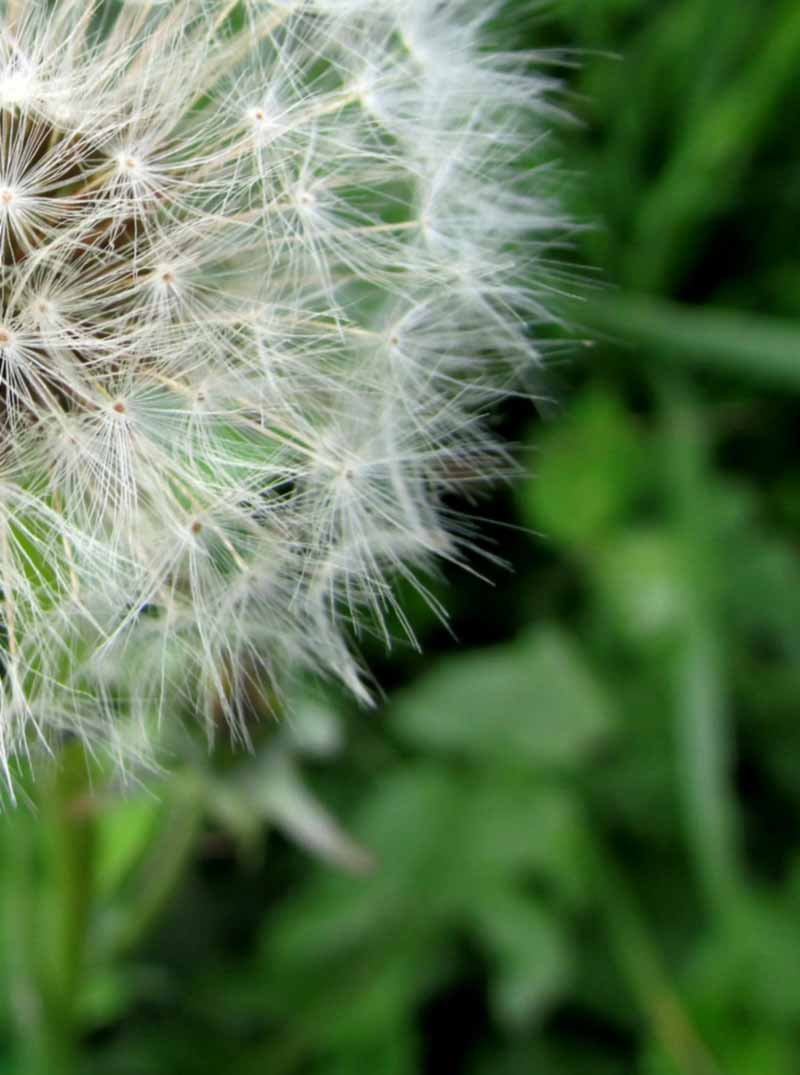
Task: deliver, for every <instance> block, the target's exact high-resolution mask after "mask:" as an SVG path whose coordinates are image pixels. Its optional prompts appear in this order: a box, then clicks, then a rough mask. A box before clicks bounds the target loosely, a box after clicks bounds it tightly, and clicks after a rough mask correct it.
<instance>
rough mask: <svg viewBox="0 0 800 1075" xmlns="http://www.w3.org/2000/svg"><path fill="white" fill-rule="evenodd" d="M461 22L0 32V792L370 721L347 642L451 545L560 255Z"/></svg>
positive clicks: (382, 11)
mask: <svg viewBox="0 0 800 1075" xmlns="http://www.w3.org/2000/svg"><path fill="white" fill-rule="evenodd" d="M492 14H493V12H492V11H491V10H487V7H486V5H485V4H478V3H477V2H473V0H454V3H453V4H450V5H442V4H440V3H438V2H435V0H408V2H404V3H398V2H395V0H375V2H374V3H366V2H364V0H282V2H277V0H175V2H174V3H170V4H164V3H155V2H150V0H137V2H135V3H134V2H131V0H129V2H123V0H80V2H78V0H56V2H55V3H52V4H51V3H48V2H46V0H32V2H31V3H26V4H18V3H10V2H6V3H5V4H3V3H2V0H0V266H1V268H0V598H2V603H1V604H0V664H1V665H2V676H0V760H5V759H6V758H7V757H8V756H9V755H10V754H12V753H14V752H15V751H19V750H27V749H29V748H30V744H31V743H32V742H33V741H35V740H36V739H42V740H44V741H45V742H48V741H50V740H51V739H52V737H53V735H54V734H56V735H58V734H61V733H63V732H64V731H68V732H71V733H76V734H79V735H80V736H82V737H83V738H84V739H86V740H87V741H89V742H91V743H102V744H103V745H104V746H106V747H111V748H113V749H114V750H115V751H117V752H118V753H119V754H120V756H121V757H123V756H129V754H130V752H131V751H132V750H142V751H144V750H145V749H146V748H147V746H148V744H149V743H150V742H151V740H152V728H153V722H154V718H156V717H158V716H159V715H160V714H162V712H164V711H165V709H166V708H167V707H168V708H169V709H170V711H178V710H180V709H181V708H188V707H191V708H192V709H193V710H194V711H195V712H199V713H200V714H201V715H204V716H205V719H206V721H207V722H208V725H209V728H211V727H213V725H214V724H215V722H216V721H217V720H218V718H219V716H220V715H221V714H224V715H225V716H226V717H227V718H228V719H229V721H230V722H231V725H232V727H233V728H234V729H235V730H236V729H239V730H242V729H243V727H244V724H243V722H242V720H241V717H242V713H243V708H244V707H246V705H247V699H248V697H249V696H250V695H251V693H252V692H251V684H253V683H256V684H259V685H261V686H263V683H264V682H265V680H266V681H268V682H270V683H272V684H273V685H275V684H277V685H279V684H280V683H281V682H283V681H284V680H285V678H286V675H287V674H289V673H290V672H291V671H292V670H295V669H301V668H304V667H305V668H309V667H311V668H323V669H327V670H328V671H331V672H333V673H334V674H336V675H337V676H339V677H340V678H341V679H342V680H343V681H344V682H345V683H346V684H347V685H348V686H349V687H350V688H351V689H352V690H353V691H355V692H356V693H357V694H358V695H359V696H360V697H362V698H364V699H367V698H368V693H369V692H368V691H367V689H366V688H365V686H364V684H363V675H362V673H361V671H360V670H359V666H358V661H357V659H356V657H355V656H354V655H353V652H352V647H351V641H352V638H353V635H354V634H357V633H358V632H359V631H361V630H377V631H380V632H382V633H384V634H385V635H386V638H387V641H388V639H389V628H388V627H387V613H389V612H391V613H392V616H393V617H395V618H396V617H398V616H399V618H400V622H402V611H401V610H400V609H399V607H398V606H397V603H396V601H395V598H394V596H393V590H392V581H393V580H394V579H396V578H398V577H404V578H406V579H408V580H410V581H411V582H412V583H413V584H414V585H415V586H417V587H418V588H419V589H420V590H421V591H422V592H423V593H425V592H426V591H425V588H424V584H423V583H422V582H421V581H419V577H418V569H419V568H421V567H424V566H426V565H428V563H429V562H430V561H431V559H433V558H435V557H441V556H445V557H449V558H451V559H457V558H459V557H460V555H461V552H460V550H462V549H463V548H464V547H465V546H469V545H470V544H471V540H472V538H471V528H470V526H469V525H467V524H466V523H464V522H463V520H459V519H458V518H457V517H454V516H453V515H452V514H451V512H450V511H449V509H448V508H447V503H448V501H447V494H448V493H449V492H450V491H451V490H453V489H457V488H460V487H462V486H463V485H464V484H465V483H467V482H474V481H476V480H477V481H484V480H486V479H487V478H491V477H493V476H494V475H496V474H497V473H498V471H499V470H502V469H503V467H504V466H505V456H504V453H503V450H502V448H501V447H499V446H498V445H497V444H496V443H495V442H494V439H493V437H492V436H491V433H490V432H489V429H488V425H487V422H486V420H485V413H486V412H487V410H488V408H489V407H490V405H491V404H493V403H494V401H495V400H496V399H497V398H498V397H501V396H502V395H504V394H505V393H506V392H508V391H518V390H519V389H520V381H519V374H520V373H523V374H524V373H525V371H526V370H527V369H529V367H530V365H531V362H532V361H533V360H535V359H536V357H537V352H536V348H535V345H534V343H533V342H532V337H531V332H530V327H531V325H532V324H533V323H534V322H536V321H541V320H544V319H547V317H548V316H549V315H548V313H547V310H548V308H549V303H548V294H549V291H550V289H551V287H552V279H553V273H552V272H551V271H550V270H547V271H545V262H544V251H545V249H546V244H547V243H548V242H549V236H550V234H551V233H552V234H553V235H558V234H559V232H560V229H561V228H562V226H563V220H562V219H561V217H560V215H559V214H558V212H557V210H556V209H555V208H554V206H553V201H552V198H551V196H550V191H549V180H548V178H547V173H546V172H545V171H542V172H541V174H537V176H536V178H537V180H538V182H537V183H533V184H532V182H531V179H532V176H531V175H530V174H528V175H524V174H523V172H521V169H520V164H519V160H520V157H521V155H523V154H524V153H528V154H530V152H531V148H530V147H531V145H533V144H534V143H535V142H536V141H537V140H538V139H539V138H540V135H541V130H542V127H543V124H544V122H545V120H546V118H547V117H548V114H549V113H550V111H551V108H550V106H549V104H548V95H549V92H550V90H551V88H552V86H551V84H550V82H549V81H548V80H547V79H543V78H541V77H540V76H538V75H536V74H535V73H533V71H532V70H531V60H530V58H529V57H526V56H521V57H517V56H514V55H513V54H508V53H491V52H488V51H486V50H485V49H484V48H483V45H482V41H483V33H484V24H485V23H486V22H488V20H489V19H490V17H491V15H492ZM521 175H522V176H523V178H522V180H521V179H520V176H521ZM532 186H534V187H536V190H535V191H533V192H532V189H531V188H532ZM522 251H524V252H525V258H526V261H527V264H526V265H525V267H524V272H523V268H522ZM261 695H262V696H263V691H261Z"/></svg>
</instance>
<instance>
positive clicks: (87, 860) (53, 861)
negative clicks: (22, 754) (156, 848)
mask: <svg viewBox="0 0 800 1075" xmlns="http://www.w3.org/2000/svg"><path fill="white" fill-rule="evenodd" d="M31 790H32V798H33V800H34V804H35V807H36V808H38V809H36V811H35V812H34V811H31V809H30V807H28V806H20V807H18V808H17V809H16V811H15V812H14V813H13V815H11V816H9V817H8V818H7V819H6V822H5V838H6V849H7V853H8V868H7V870H6V871H5V873H4V888H5V910H6V933H7V937H8V943H9V947H10V956H11V958H10V962H11V986H12V1008H13V1015H14V1018H15V1021H16V1026H17V1038H18V1050H19V1053H20V1070H22V1071H24V1072H25V1075H54V1073H58V1075H72V1073H73V1072H75V1071H76V1070H77V1068H78V1061H79V1055H78V1048H79V1039H80V992H81V984H82V982H83V980H84V976H85V970H86V940H87V933H88V926H89V920H90V913H91V902H92V883H93V872H94V838H93V837H94V831H93V830H94V825H93V820H92V816H91V810H90V808H89V797H88V791H87V770H86V762H85V760H84V757H83V753H82V751H81V750H80V749H79V748H78V746H77V744H68V745H67V746H66V747H64V749H63V750H62V752H61V754H60V756H59V757H58V759H57V761H56V763H55V764H54V765H53V767H52V768H51V769H49V770H47V771H44V772H42V773H41V774H40V776H39V778H38V779H37V781H36V782H35V784H34V785H33V786H32V789H31Z"/></svg>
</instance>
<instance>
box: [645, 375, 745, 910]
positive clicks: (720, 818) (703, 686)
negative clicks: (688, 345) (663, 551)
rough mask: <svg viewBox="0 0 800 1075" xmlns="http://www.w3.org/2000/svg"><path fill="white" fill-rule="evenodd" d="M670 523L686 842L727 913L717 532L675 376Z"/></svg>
mask: <svg viewBox="0 0 800 1075" xmlns="http://www.w3.org/2000/svg"><path fill="white" fill-rule="evenodd" d="M658 393H659V397H660V402H661V408H662V414H663V421H664V425H665V429H666V434H667V438H666V443H667V445H668V462H667V465H668V468H669V478H670V492H671V496H672V511H673V519H674V525H675V527H676V529H677V531H678V533H679V536H680V539H681V540H680V546H681V548H682V549H684V550H685V578H686V583H687V586H686V590H687V602H688V611H687V617H686V623H685V625H684V630H683V637H682V638H681V640H680V647H679V652H678V654H677V658H676V674H675V688H676V713H675V719H676V736H677V746H678V755H679V761H680V765H679V770H680V773H681V777H682V782H683V783H682V789H683V800H684V808H685V817H686V829H687V835H688V839H689V845H690V848H691V851H692V856H693V860H694V864H695V871H696V873H697V876H698V878H699V880H700V882H701V884H702V885H703V888H704V891H705V895H706V900H707V903H708V905H709V907H710V909H711V910H712V911H714V912H716V913H718V914H720V915H722V916H730V914H731V913H732V912H735V911H736V909H737V907H739V906H740V905H741V902H742V898H743V897H744V895H745V894H746V879H745V877H744V872H743V867H742V864H741V856H740V848H739V841H738V832H737V818H736V805H735V799H734V794H733V789H732V786H731V769H732V744H731V731H730V720H729V713H728V705H727V698H726V696H725V689H724V682H725V679H724V668H723V648H722V641H721V639H722V635H723V624H722V622H721V615H720V612H719V607H718V588H717V587H718V576H717V572H718V535H717V534H716V532H715V531H716V528H717V527H716V519H715V515H714V507H715V505H714V503H713V502H712V503H710V504H708V505H707V506H705V504H704V498H707V495H708V489H709V482H708V478H707V475H706V470H707V465H708V464H707V451H708V449H707V445H706V436H705V430H704V429H703V427H702V426H701V424H700V421H699V417H698V415H697V413H696V411H695V408H694V406H693V404H692V401H691V400H690V399H689V398H688V396H687V394H686V393H685V392H684V391H683V388H682V385H681V384H680V382H679V381H676V380H670V381H669V382H667V381H663V382H661V383H660V384H659V385H658Z"/></svg>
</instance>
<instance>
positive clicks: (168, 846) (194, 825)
mask: <svg viewBox="0 0 800 1075" xmlns="http://www.w3.org/2000/svg"><path fill="white" fill-rule="evenodd" d="M175 785H176V787H175V790H174V791H173V793H172V796H173V797H172V809H171V811H170V813H169V815H168V818H167V821H166V823H165V825H164V827H163V829H162V830H161V832H160V834H159V835H158V837H157V838H156V840H155V842H154V844H153V847H152V849H151V850H150V851H149V853H148V855H147V857H146V858H145V860H144V862H143V863H142V865H141V866H140V868H139V869H138V870H137V872H136V875H135V876H134V877H133V878H132V880H131V884H130V887H129V890H128V892H127V894H126V898H125V900H124V906H125V907H126V909H128V911H127V914H126V915H125V917H124V919H123V920H122V923H121V924H120V926H119V928H118V929H117V931H116V932H115V933H114V934H113V935H112V937H111V939H110V941H109V943H108V948H107V954H108V955H109V956H110V957H111V958H112V959H113V958H114V957H117V956H120V955H122V954H124V953H126V952H129V951H130V950H131V949H133V948H135V947H136V945H137V944H139V943H140V942H141V941H142V940H143V939H144V938H145V937H146V936H147V935H148V933H149V932H150V930H151V928H152V927H153V925H154V924H155V923H156V922H157V920H158V918H159V917H160V916H161V915H162V914H163V912H164V910H165V909H166V907H167V906H168V904H169V902H170V900H171V899H172V897H173V895H174V893H175V891H176V889H177V888H178V885H179V884H180V881H181V879H182V878H183V876H184V873H185V871H186V867H187V865H188V863H189V862H190V860H191V857H192V853H193V851H194V848H195V846H196V842H197V836H198V833H199V832H200V826H201V822H202V818H203V803H202V795H201V789H200V788H199V787H198V786H197V783H196V782H195V781H194V780H191V779H183V780H182V781H181V780H179V778H178V777H177V776H176V777H175Z"/></svg>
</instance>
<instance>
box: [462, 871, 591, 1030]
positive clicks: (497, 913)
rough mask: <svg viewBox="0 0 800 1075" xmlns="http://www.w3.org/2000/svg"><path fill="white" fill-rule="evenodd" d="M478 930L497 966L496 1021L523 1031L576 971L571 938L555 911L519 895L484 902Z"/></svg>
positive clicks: (494, 981)
mask: <svg viewBox="0 0 800 1075" xmlns="http://www.w3.org/2000/svg"><path fill="white" fill-rule="evenodd" d="M477 925H478V930H479V934H480V936H481V939H482V941H483V943H484V945H485V946H486V948H487V949H488V951H489V954H490V956H491V958H492V961H493V964H494V972H493V974H492V977H491V981H490V1000H491V1004H492V1008H493V1009H494V1013H495V1016H496V1018H497V1019H498V1021H499V1022H501V1023H504V1024H505V1025H506V1026H509V1027H511V1028H514V1029H519V1028H521V1027H524V1026H525V1025H526V1024H529V1023H530V1022H531V1021H532V1020H534V1019H536V1018H537V1017H541V1016H542V1015H543V1014H544V1013H545V1012H546V1010H547V1008H548V1007H549V1006H550V1005H552V1004H553V1003H554V1002H555V1001H557V1000H558V999H559V997H560V996H561V995H562V994H563V992H564V990H565V989H566V987H567V985H568V983H569V978H570V972H571V969H572V953H571V950H570V943H569V939H568V937H567V936H566V933H565V931H564V929H563V927H562V925H561V923H560V922H559V921H558V919H557V918H556V916H555V915H554V913H553V912H552V911H550V910H548V908H547V907H545V906H544V905H543V904H542V903H541V902H539V901H537V900H535V899H533V898H531V897H525V896H523V895H521V894H517V893H514V892H502V893H499V892H498V893H495V894H494V895H493V898H491V899H487V900H484V901H483V903H482V905H481V908H480V913H479V915H478V922H477Z"/></svg>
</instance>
